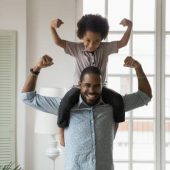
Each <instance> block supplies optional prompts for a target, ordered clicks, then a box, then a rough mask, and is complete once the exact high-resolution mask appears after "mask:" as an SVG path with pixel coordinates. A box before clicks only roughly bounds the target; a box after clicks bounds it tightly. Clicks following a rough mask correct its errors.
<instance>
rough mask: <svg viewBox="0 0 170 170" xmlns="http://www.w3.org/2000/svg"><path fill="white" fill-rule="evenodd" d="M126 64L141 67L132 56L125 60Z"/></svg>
mask: <svg viewBox="0 0 170 170" xmlns="http://www.w3.org/2000/svg"><path fill="white" fill-rule="evenodd" d="M124 66H125V67H130V68H138V67H140V63H139V62H138V61H137V60H135V59H133V58H132V57H131V56H128V57H126V58H125V60H124Z"/></svg>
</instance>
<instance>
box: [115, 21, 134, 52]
mask: <svg viewBox="0 0 170 170" xmlns="http://www.w3.org/2000/svg"><path fill="white" fill-rule="evenodd" d="M120 24H121V25H123V26H124V27H125V26H127V30H126V32H125V33H124V35H123V37H122V38H121V40H120V41H117V48H118V49H119V48H122V47H124V46H126V45H127V43H128V41H129V38H130V34H131V30H132V25H133V24H132V21H130V20H128V19H126V18H124V19H123V20H122V21H121V22H120Z"/></svg>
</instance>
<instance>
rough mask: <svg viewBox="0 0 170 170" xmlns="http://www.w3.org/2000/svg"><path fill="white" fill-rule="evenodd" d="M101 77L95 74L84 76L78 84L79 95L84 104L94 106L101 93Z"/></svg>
mask: <svg viewBox="0 0 170 170" xmlns="http://www.w3.org/2000/svg"><path fill="white" fill-rule="evenodd" d="M101 82H102V80H101V76H99V75H96V74H85V75H84V77H83V80H82V82H80V83H79V84H80V93H81V96H82V98H83V100H84V102H85V103H86V104H88V105H90V106H93V105H95V104H96V103H97V102H98V101H99V99H100V95H101V92H102V83H101Z"/></svg>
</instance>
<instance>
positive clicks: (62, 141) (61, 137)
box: [60, 135, 65, 146]
mask: <svg viewBox="0 0 170 170" xmlns="http://www.w3.org/2000/svg"><path fill="white" fill-rule="evenodd" d="M60 145H61V146H65V142H64V136H61V135H60Z"/></svg>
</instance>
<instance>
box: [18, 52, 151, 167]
mask: <svg viewBox="0 0 170 170" xmlns="http://www.w3.org/2000/svg"><path fill="white" fill-rule="evenodd" d="M124 62H125V63H124V66H126V67H131V68H134V69H135V71H136V74H137V77H138V91H137V92H136V93H132V94H128V95H125V96H123V99H124V108H125V111H129V110H131V109H135V108H137V107H140V106H143V105H147V103H148V102H149V101H150V100H151V98H152V91H151V87H150V85H149V82H148V80H147V78H146V75H145V73H144V72H143V69H142V66H141V65H140V63H139V62H138V61H136V60H134V59H133V58H132V57H127V58H126V59H125V61H124ZM52 64H53V62H52V58H51V57H49V56H47V55H45V56H43V57H42V58H41V59H40V60H39V61H38V62H37V64H36V65H35V67H33V69H31V70H30V71H31V74H30V75H29V77H28V78H27V81H26V83H25V85H24V87H23V90H22V94H21V95H22V99H23V101H24V102H25V103H26V104H28V105H30V106H32V107H34V108H36V109H39V110H42V111H45V112H48V113H52V114H56V113H57V110H58V107H59V104H60V98H58V97H56V98H54V97H45V96H41V95H39V94H37V93H36V91H35V87H36V81H37V77H38V74H39V72H40V70H41V69H42V68H45V67H48V66H51V65H52ZM101 82H102V77H101V73H100V70H99V69H98V68H96V67H93V66H91V67H88V68H86V69H84V70H83V72H82V73H81V77H80V82H79V85H80V99H79V102H78V103H77V104H76V105H75V106H74V107H73V108H72V110H71V113H70V122H69V127H68V128H65V131H64V135H65V160H66V161H65V170H113V169H114V168H113V161H112V160H113V156H112V149H113V140H114V134H115V133H116V128H115V127H117V124H116V123H115V121H114V119H113V110H112V109H113V108H112V107H111V106H110V105H108V104H105V103H103V101H102V100H101V97H100V96H101V91H102V83H101Z"/></svg>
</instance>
